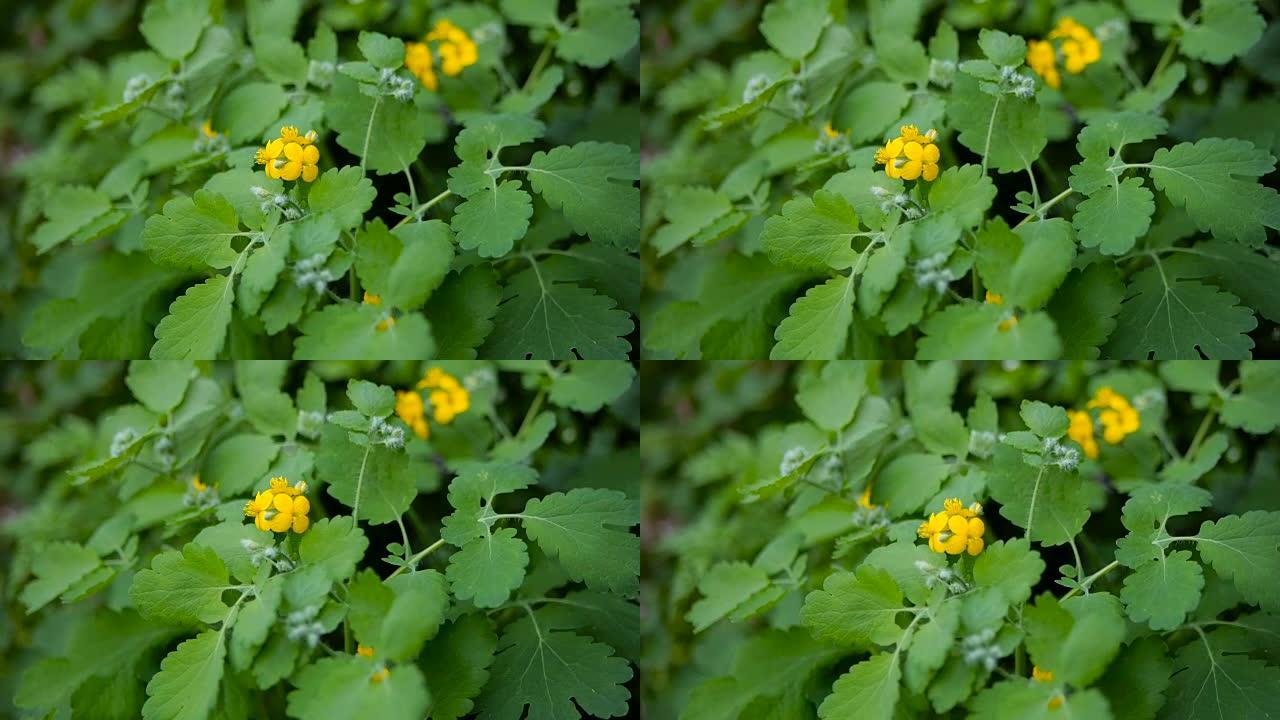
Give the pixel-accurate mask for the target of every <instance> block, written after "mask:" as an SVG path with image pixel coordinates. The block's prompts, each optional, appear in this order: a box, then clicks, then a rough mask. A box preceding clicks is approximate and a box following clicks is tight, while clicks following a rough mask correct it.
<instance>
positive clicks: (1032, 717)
mask: <svg viewBox="0 0 1280 720" xmlns="http://www.w3.org/2000/svg"><path fill="white" fill-rule="evenodd" d="M1055 696H1060V697H1061V699H1062V705H1051V704H1050V701H1051V700H1052V699H1053V698H1054V697H1055ZM970 705H971V707H972V708H973V712H972V713H971V714H970V715H969V717H970V718H971V719H972V720H1056V719H1057V718H1059V717H1065V718H1089V720H1111V712H1110V710H1109V709H1108V707H1107V701H1106V699H1105V698H1103V696H1102V695H1101V694H1100V693H1099V692H1098V691H1097V690H1082V691H1076V692H1073V693H1071V694H1069V695H1066V694H1063V693H1062V692H1061V690H1060V689H1059V688H1057V687H1055V686H1053V685H1051V684H1049V683H1041V682H1035V681H1034V680H1031V679H1028V678H1016V679H1013V678H1011V679H1009V680H1002V681H1000V682H998V683H996V684H995V685H992V686H991V687H989V688H986V689H985V690H983V691H982V692H980V693H978V694H977V695H976V696H975V697H974V698H973V701H972V703H971V704H970Z"/></svg>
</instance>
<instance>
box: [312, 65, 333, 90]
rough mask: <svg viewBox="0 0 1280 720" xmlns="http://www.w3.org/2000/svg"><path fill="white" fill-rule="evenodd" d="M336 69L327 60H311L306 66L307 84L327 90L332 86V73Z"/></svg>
mask: <svg viewBox="0 0 1280 720" xmlns="http://www.w3.org/2000/svg"><path fill="white" fill-rule="evenodd" d="M336 69H337V67H336V66H335V65H334V64H333V63H332V62H330V61H328V60H312V61H311V64H309V65H308V66H307V82H308V83H310V84H312V85H315V86H317V87H322V88H327V87H329V86H330V85H332V84H333V72H334V70H336Z"/></svg>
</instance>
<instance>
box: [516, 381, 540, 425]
mask: <svg viewBox="0 0 1280 720" xmlns="http://www.w3.org/2000/svg"><path fill="white" fill-rule="evenodd" d="M546 396H547V389H546V388H542V389H541V390H539V391H538V394H537V395H535V396H534V398H533V402H532V403H530V404H529V410H528V411H527V412H525V414H524V420H521V421H520V427H519V429H517V430H516V437H520V435H521V434H523V433H524V429H525V428H526V427H528V425H529V423H530V422H532V421H533V418H534V417H536V416H537V414H538V411H539V410H541V409H542V401H543V399H545V398H546Z"/></svg>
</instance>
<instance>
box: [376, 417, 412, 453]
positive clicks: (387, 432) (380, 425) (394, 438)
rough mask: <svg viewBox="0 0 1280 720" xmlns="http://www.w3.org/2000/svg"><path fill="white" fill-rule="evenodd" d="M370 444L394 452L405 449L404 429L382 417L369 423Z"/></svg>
mask: <svg viewBox="0 0 1280 720" xmlns="http://www.w3.org/2000/svg"><path fill="white" fill-rule="evenodd" d="M369 442H370V443H373V444H374V445H386V446H387V447H389V448H392V449H394V450H399V449H400V448H402V447H404V428H399V427H396V426H394V425H392V424H390V423H388V422H387V421H386V420H383V419H382V418H380V417H376V418H373V419H372V420H370V421H369Z"/></svg>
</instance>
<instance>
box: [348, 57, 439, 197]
mask: <svg viewBox="0 0 1280 720" xmlns="http://www.w3.org/2000/svg"><path fill="white" fill-rule="evenodd" d="M358 85H359V83H357V82H356V81H355V80H352V79H351V78H349V77H347V76H345V75H342V74H338V75H335V76H334V78H333V87H332V88H331V89H330V92H329V97H328V99H327V100H326V101H325V104H324V106H325V117H326V118H327V119H328V120H329V124H330V125H331V126H332V127H333V129H334V130H335V131H337V133H338V144H339V145H341V146H342V147H343V148H345V149H346V150H347V151H348V152H351V153H352V154H354V155H355V156H356V157H359V158H361V159H362V160H363V162H362V163H361V166H362V167H363V168H365V169H366V170H371V171H373V172H376V173H378V174H379V175H386V174H388V173H399V172H403V171H404V169H405V168H406V167H408V166H410V165H411V164H413V161H414V159H415V158H417V157H418V156H419V155H420V154H421V153H422V149H423V148H424V147H426V144H427V137H428V135H431V136H433V137H434V136H436V135H437V134H438V133H439V130H440V124H441V122H442V121H441V120H440V118H439V116H438V115H436V114H435V113H434V111H433V110H431V109H430V107H429V101H427V100H426V98H427V95H426V94H425V93H419V94H418V96H417V98H415V100H414V101H412V102H401V101H399V100H396V99H395V98H391V97H383V96H381V95H378V96H376V97H370V96H369V95H365V94H364V93H362V92H360V89H359V87H358Z"/></svg>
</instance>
